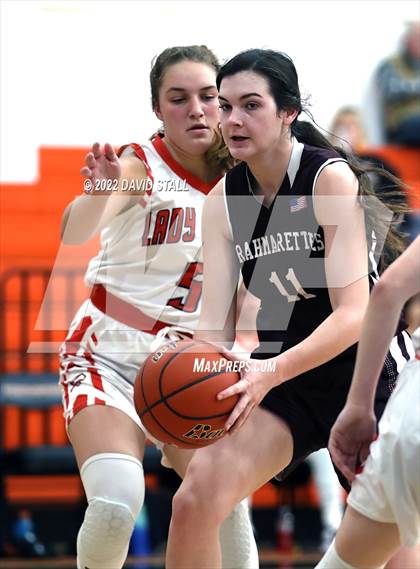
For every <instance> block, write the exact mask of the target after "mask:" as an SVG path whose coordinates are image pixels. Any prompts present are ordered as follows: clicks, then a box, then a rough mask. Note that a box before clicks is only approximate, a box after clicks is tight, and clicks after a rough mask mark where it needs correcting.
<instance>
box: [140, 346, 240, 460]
mask: <svg viewBox="0 0 420 569" xmlns="http://www.w3.org/2000/svg"><path fill="white" fill-rule="evenodd" d="M232 365H233V362H231V361H230V360H228V359H226V357H225V356H224V355H223V354H221V353H220V352H218V351H217V349H216V348H215V346H212V345H211V344H207V343H206V342H194V341H193V340H181V341H175V342H170V343H168V344H165V346H163V347H162V348H160V349H159V350H157V351H156V352H154V353H152V354H150V355H149V356H148V358H147V359H146V361H145V362H144V364H143V367H142V369H141V371H140V373H139V375H138V376H137V379H136V383H135V386H134V403H135V406H136V410H137V413H138V414H139V417H140V419H141V421H142V423H143V425H144V426H145V427H146V429H147V430H148V431H149V433H150V434H151V435H152V436H153V437H155V438H156V439H158V440H159V441H162V442H164V443H169V444H173V445H176V446H178V447H181V448H190V449H191V448H197V447H203V446H207V445H210V444H212V443H214V442H216V441H218V440H220V439H221V438H222V437H223V436H224V435H225V434H226V433H225V430H224V424H225V422H226V419H227V418H228V416H229V414H230V412H231V411H232V409H233V408H234V406H235V405H236V403H237V401H238V396H233V397H229V398H228V399H224V400H223V401H218V400H217V398H216V396H217V394H218V393H219V392H220V391H223V389H225V388H227V387H229V386H231V385H233V384H234V383H236V382H237V381H238V379H239V373H238V372H237V371H229V367H231V368H232Z"/></svg>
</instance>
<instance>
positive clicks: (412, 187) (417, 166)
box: [367, 146, 420, 210]
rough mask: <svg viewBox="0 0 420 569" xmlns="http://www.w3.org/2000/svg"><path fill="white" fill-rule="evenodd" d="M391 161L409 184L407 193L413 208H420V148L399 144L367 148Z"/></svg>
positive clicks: (370, 152)
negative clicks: (400, 145) (402, 146)
mask: <svg viewBox="0 0 420 569" xmlns="http://www.w3.org/2000/svg"><path fill="white" fill-rule="evenodd" d="M367 153H368V154H374V155H376V156H378V158H382V159H383V160H385V161H386V162H389V165H390V166H393V167H394V168H395V171H396V172H397V173H398V175H399V176H400V178H401V179H402V180H403V182H405V183H406V184H407V185H408V188H407V190H406V191H407V194H408V199H409V204H410V207H411V208H412V209H416V210H418V209H420V149H416V148H401V147H398V146H377V147H372V148H369V149H367Z"/></svg>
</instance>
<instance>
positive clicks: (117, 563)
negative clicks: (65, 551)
mask: <svg viewBox="0 0 420 569" xmlns="http://www.w3.org/2000/svg"><path fill="white" fill-rule="evenodd" d="M80 476H81V479H82V482H83V486H84V488H85V492H86V497H87V500H88V507H87V509H86V513H85V518H84V521H83V524H82V526H81V528H80V531H79V534H78V536H77V566H78V568H79V569H85V568H86V569H120V568H121V567H122V566H123V564H124V561H125V558H126V556H127V551H128V545H129V541H130V537H131V533H132V531H133V527H134V523H135V521H136V519H137V516H138V514H139V512H140V510H141V507H142V505H143V501H144V477H143V467H142V465H141V462H140V461H139V460H137V459H136V458H134V457H132V456H129V455H124V454H116V453H104V454H97V455H94V456H92V457H91V458H89V459H88V460H87V461H86V462H85V463H84V464H83V466H82V468H81V470H80Z"/></svg>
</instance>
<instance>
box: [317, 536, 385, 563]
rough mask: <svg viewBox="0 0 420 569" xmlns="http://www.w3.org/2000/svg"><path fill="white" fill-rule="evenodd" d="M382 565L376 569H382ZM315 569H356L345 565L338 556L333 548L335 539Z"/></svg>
mask: <svg viewBox="0 0 420 569" xmlns="http://www.w3.org/2000/svg"><path fill="white" fill-rule="evenodd" d="M383 567H384V566H383V565H382V566H381V567H378V568H377V569H383ZM315 569H357V567H354V566H353V565H350V564H349V563H346V562H345V561H343V559H341V557H340V556H339V555H338V553H337V550H336V548H335V539H334V541H333V542H332V543H331V545H330V546H329V548H328V550H327V552H326V553H325V555H324V557H323V558H322V559H321V561H320V562H319V563H318V565H317V566H316V567H315Z"/></svg>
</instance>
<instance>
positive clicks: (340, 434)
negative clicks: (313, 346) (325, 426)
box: [317, 237, 420, 569]
mask: <svg viewBox="0 0 420 569" xmlns="http://www.w3.org/2000/svg"><path fill="white" fill-rule="evenodd" d="M418 292H420V237H417V238H416V240H415V241H414V242H413V243H412V244H411V245H410V247H409V248H408V249H407V250H406V251H405V252H404V253H403V254H402V255H401V257H399V259H398V260H397V261H395V263H393V264H392V265H391V267H390V268H389V269H388V270H387V271H386V272H385V273H384V275H383V276H382V278H381V281H380V283H379V284H378V285H377V286H376V287H375V288H374V289H373V293H372V297H371V300H370V303H369V307H368V310H367V313H366V318H365V321H364V326H363V332H362V336H361V340H360V342H359V348H358V353H357V360H356V367H355V372H354V376H353V381H352V386H351V389H350V392H349V395H348V398H347V403H346V406H345V407H344V409H343V411H342V412H341V414H340V415H339V417H338V419H337V421H336V423H335V425H334V427H333V429H332V431H331V436H330V441H329V450H330V452H331V455H332V458H333V460H334V462H335V464H336V465H337V466H338V468H340V469H341V470H342V472H343V474H344V475H345V476H346V477H347V478H348V479H349V480H350V481H353V484H352V489H351V492H350V494H349V496H348V508H347V510H346V513H345V515H344V518H343V521H342V524H341V526H340V529H339V530H338V533H337V536H336V538H335V541H334V542H333V543H332V544H331V546H330V548H329V550H328V551H327V553H326V554H325V556H324V557H323V559H322V560H321V561H320V563H319V564H318V565H317V568H318V569H354V568H357V569H359V568H365V567H368V568H369V569H373V568H377V567H383V566H384V564H385V563H386V562H387V561H388V559H390V557H391V556H392V555H393V554H394V553H395V552H396V551H397V550H398V549H399V547H400V546H401V545H403V546H406V547H408V548H413V549H412V550H411V553H410V552H409V551H405V553H404V559H403V558H402V554H399V557H400V559H399V565H397V566H398V567H401V568H404V569H415V568H417V567H419V566H420V555H419V548H418V547H416V545H417V544H419V543H420V461H419V453H420V328H417V330H416V331H415V332H414V334H413V342H414V347H415V349H416V358H415V359H412V360H411V361H409V362H408V363H407V364H406V365H405V367H404V368H403V370H402V372H401V374H400V377H399V380H398V383H397V387H396V389H395V391H394V392H393V394H392V395H391V397H390V399H389V402H388V404H387V406H386V409H385V412H384V414H383V416H382V418H381V420H380V422H379V436H378V439H377V440H376V441H375V442H373V443H372V441H373V440H374V439H375V438H376V419H375V415H374V412H373V399H374V393H375V389H376V386H377V383H378V377H379V373H380V370H381V367H382V364H383V361H384V358H385V354H386V351H387V349H388V346H389V343H390V342H391V339H392V336H393V334H394V331H395V328H396V325H397V322H398V317H399V314H400V312H401V309H402V307H403V305H404V303H405V302H406V301H407V300H408V299H409V298H410V297H412V296H413V295H415V294H417V293H418ZM371 443H372V444H371ZM369 445H370V448H369ZM368 453H369V455H368ZM367 455H368V456H367ZM366 456H367V460H366V462H365V464H364V466H363V471H362V473H361V474H359V475H356V474H355V471H356V465H357V461H358V460H359V459H361V460H362V461H363V460H364V459H366Z"/></svg>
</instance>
